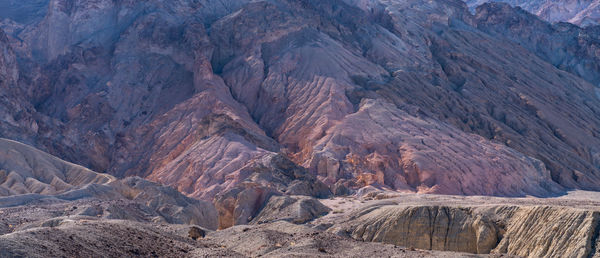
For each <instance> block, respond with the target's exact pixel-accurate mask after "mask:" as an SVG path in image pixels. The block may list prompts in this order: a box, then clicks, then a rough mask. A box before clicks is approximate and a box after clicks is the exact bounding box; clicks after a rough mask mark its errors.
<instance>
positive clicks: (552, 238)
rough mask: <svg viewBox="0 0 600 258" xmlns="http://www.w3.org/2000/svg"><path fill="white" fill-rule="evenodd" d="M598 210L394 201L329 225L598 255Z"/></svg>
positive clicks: (410, 241)
mask: <svg viewBox="0 0 600 258" xmlns="http://www.w3.org/2000/svg"><path fill="white" fill-rule="evenodd" d="M449 203H451V201H450V202H449ZM599 216H600V214H599V213H598V209H597V207H594V208H585V209H584V208H569V207H560V206H536V205H509V204H505V205H495V204H486V205H471V206H469V205H466V206H462V205H459V206H457V205H449V206H439V205H433V204H432V205H419V204H414V205H407V204H400V205H395V204H394V203H393V201H390V202H387V203H386V202H380V203H378V204H372V205H365V206H364V207H362V208H359V209H357V210H355V211H352V212H350V213H349V215H348V216H347V217H346V219H343V220H342V221H341V222H339V224H337V225H335V226H333V227H332V228H330V229H329V231H331V232H335V233H337V234H341V235H349V236H351V237H353V238H355V239H359V240H364V241H375V242H384V243H391V244H397V245H402V246H413V247H416V248H423V249H429V250H451V251H463V252H470V253H494V254H509V255H516V256H520V257H565V256H567V257H596V256H597V255H598V251H597V241H598V223H599V221H600V217H599Z"/></svg>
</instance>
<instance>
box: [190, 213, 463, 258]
mask: <svg viewBox="0 0 600 258" xmlns="http://www.w3.org/2000/svg"><path fill="white" fill-rule="evenodd" d="M206 241H208V242H213V243H216V244H218V245H219V246H224V247H225V249H226V250H230V251H232V252H235V253H238V254H243V255H245V256H249V257H256V256H261V257H263V256H264V257H290V256H293V257H307V256H309V257H356V256H358V257H429V256H434V257H465V256H467V254H464V253H450V252H435V251H423V250H415V249H412V250H411V249H407V248H405V247H399V246H395V245H385V244H379V243H369V242H361V241H355V240H349V239H348V238H344V237H340V236H336V235H333V234H331V233H327V232H322V231H319V230H316V229H313V228H310V227H307V226H305V225H296V224H292V223H289V222H285V221H279V222H275V223H267V224H262V225H254V226H247V225H244V226H235V227H231V228H228V229H226V230H220V231H215V232H212V233H209V234H208V236H207V238H206ZM192 254H193V255H196V256H205V255H212V253H210V252H206V250H201V249H200V250H196V251H193V252H192Z"/></svg>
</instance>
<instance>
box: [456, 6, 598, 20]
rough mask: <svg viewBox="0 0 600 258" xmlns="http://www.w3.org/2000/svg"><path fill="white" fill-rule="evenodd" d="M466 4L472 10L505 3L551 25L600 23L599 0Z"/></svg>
mask: <svg viewBox="0 0 600 258" xmlns="http://www.w3.org/2000/svg"><path fill="white" fill-rule="evenodd" d="M465 2H466V3H467V4H468V5H469V7H471V8H472V9H475V8H476V7H477V6H479V5H481V4H483V3H487V2H504V3H508V4H510V5H512V6H519V7H521V8H523V9H524V10H526V11H528V12H530V13H533V14H535V15H537V16H540V17H541V18H542V19H544V20H546V21H549V22H551V23H556V22H570V23H573V24H577V25H581V26H588V25H597V24H599V23H600V1H597V0H583V1H581V0H564V1H549V0H534V1H527V0H492V1H488V0H467V1H465Z"/></svg>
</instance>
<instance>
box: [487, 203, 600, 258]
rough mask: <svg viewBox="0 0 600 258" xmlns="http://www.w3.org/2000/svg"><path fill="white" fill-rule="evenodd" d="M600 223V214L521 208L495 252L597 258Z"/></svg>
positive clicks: (559, 209) (533, 255)
mask: <svg viewBox="0 0 600 258" xmlns="http://www.w3.org/2000/svg"><path fill="white" fill-rule="evenodd" d="M599 223H600V213H599V212H598V211H595V212H593V211H585V210H577V209H565V208H555V207H527V208H520V209H518V210H517V211H516V212H515V213H514V215H512V216H511V218H510V221H509V222H508V226H507V228H506V233H505V234H504V238H502V240H501V241H500V243H499V244H498V246H497V247H496V248H495V249H494V252H498V253H508V254H511V255H518V256H527V257H565V256H571V257H596V256H597V255H600V254H599V253H598V250H597V244H598V243H597V240H598V225H599ZM558 232H561V233H558Z"/></svg>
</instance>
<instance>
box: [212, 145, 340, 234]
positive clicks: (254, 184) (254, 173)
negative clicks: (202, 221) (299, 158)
mask: <svg viewBox="0 0 600 258" xmlns="http://www.w3.org/2000/svg"><path fill="white" fill-rule="evenodd" d="M236 176H238V178H235V177H230V179H233V180H232V181H233V182H234V183H232V184H231V185H232V186H233V187H232V188H230V189H228V190H226V191H223V192H220V193H218V194H217V195H216V196H215V199H214V203H215V206H216V207H217V211H218V212H219V228H227V227H231V226H233V225H239V224H247V223H248V222H250V221H252V220H253V219H254V218H255V217H256V216H257V215H258V214H259V212H261V210H262V209H263V208H264V207H265V205H267V203H268V202H270V199H271V198H274V197H273V196H280V195H304V196H312V197H317V198H327V197H330V196H331V195H332V193H331V191H330V190H329V188H328V187H327V186H326V185H325V184H324V183H322V182H321V181H319V180H317V179H316V177H315V176H314V175H312V174H310V173H308V171H307V170H306V169H305V168H303V167H299V166H297V165H296V164H294V163H293V162H291V161H290V160H289V159H287V158H286V157H284V156H282V155H275V154H271V155H266V156H264V157H263V158H262V159H260V160H256V161H255V162H253V163H251V164H249V165H248V166H246V167H244V168H243V169H242V170H240V173H239V174H237V175H236ZM281 198H285V197H281Z"/></svg>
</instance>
